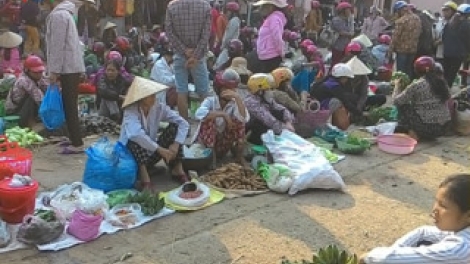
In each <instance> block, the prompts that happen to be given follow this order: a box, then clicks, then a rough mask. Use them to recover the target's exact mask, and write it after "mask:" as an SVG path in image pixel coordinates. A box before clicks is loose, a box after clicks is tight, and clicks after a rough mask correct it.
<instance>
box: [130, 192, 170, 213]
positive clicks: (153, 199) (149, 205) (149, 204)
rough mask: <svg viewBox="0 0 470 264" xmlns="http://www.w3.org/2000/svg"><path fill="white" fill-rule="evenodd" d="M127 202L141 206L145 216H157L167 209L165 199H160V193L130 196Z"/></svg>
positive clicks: (143, 193)
mask: <svg viewBox="0 0 470 264" xmlns="http://www.w3.org/2000/svg"><path fill="white" fill-rule="evenodd" d="M127 202H128V203H136V204H139V205H140V207H141V209H142V213H143V214H144V215H145V216H151V215H156V214H158V212H160V210H162V209H163V207H165V199H164V198H160V195H159V194H158V193H151V192H149V191H144V192H142V193H136V194H134V195H129V199H128V201H127Z"/></svg>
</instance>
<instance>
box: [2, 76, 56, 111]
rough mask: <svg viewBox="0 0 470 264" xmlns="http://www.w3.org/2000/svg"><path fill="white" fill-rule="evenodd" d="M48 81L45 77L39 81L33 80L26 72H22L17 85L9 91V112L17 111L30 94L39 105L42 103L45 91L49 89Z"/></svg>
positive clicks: (6, 105) (7, 105)
mask: <svg viewBox="0 0 470 264" xmlns="http://www.w3.org/2000/svg"><path fill="white" fill-rule="evenodd" d="M47 85H48V82H47V80H46V79H45V78H42V79H40V80H39V81H38V82H35V81H33V80H32V79H31V78H29V77H28V75H26V74H25V73H22V74H21V75H20V77H19V78H18V80H16V82H15V85H14V86H13V88H11V90H10V92H9V93H8V96H7V100H6V103H5V109H6V110H7V112H9V113H10V112H15V111H17V110H18V108H19V107H21V104H22V103H23V101H24V99H26V98H27V97H28V96H29V97H31V98H32V99H33V100H34V101H35V102H36V103H37V105H38V106H39V105H41V102H42V99H43V97H44V93H45V92H46V90H47Z"/></svg>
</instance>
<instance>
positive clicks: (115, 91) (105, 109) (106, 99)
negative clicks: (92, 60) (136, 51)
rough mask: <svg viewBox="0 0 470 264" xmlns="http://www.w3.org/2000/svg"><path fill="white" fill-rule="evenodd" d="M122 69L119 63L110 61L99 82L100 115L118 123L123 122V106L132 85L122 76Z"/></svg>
mask: <svg viewBox="0 0 470 264" xmlns="http://www.w3.org/2000/svg"><path fill="white" fill-rule="evenodd" d="M120 68H121V65H120V64H119V62H118V61H116V60H109V61H108V62H106V64H105V70H106V71H105V74H104V75H103V76H101V77H100V79H99V81H98V95H99V97H100V99H101V100H100V106H99V115H100V116H105V117H108V118H110V119H111V120H114V121H116V122H120V121H121V116H122V115H121V114H122V110H121V105H122V102H123V101H124V98H125V94H126V93H127V89H128V88H129V85H130V83H129V82H128V81H127V80H126V79H124V77H123V76H122V75H121V73H120Z"/></svg>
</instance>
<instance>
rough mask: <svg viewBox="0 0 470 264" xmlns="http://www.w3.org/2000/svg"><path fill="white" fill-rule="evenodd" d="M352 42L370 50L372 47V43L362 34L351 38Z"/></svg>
mask: <svg viewBox="0 0 470 264" xmlns="http://www.w3.org/2000/svg"><path fill="white" fill-rule="evenodd" d="M352 41H357V42H360V43H361V44H362V45H364V46H366V48H370V47H372V46H373V45H374V43H372V41H370V39H369V38H368V37H367V36H366V35H364V34H361V35H359V36H357V37H355V38H353V39H352Z"/></svg>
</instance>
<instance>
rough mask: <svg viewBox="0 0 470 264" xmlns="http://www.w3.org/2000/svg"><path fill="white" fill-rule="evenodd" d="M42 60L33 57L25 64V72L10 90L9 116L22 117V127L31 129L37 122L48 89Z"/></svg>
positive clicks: (7, 107) (7, 101)
mask: <svg viewBox="0 0 470 264" xmlns="http://www.w3.org/2000/svg"><path fill="white" fill-rule="evenodd" d="M44 70H45V66H44V62H43V61H42V60H41V58H39V57H37V56H34V55H31V56H29V57H28V58H26V60H25V62H24V72H23V73H22V74H21V75H20V77H19V78H18V80H17V81H16V83H15V85H14V86H13V88H12V89H11V90H10V92H9V93H8V96H7V100H6V103H5V110H6V112H7V114H8V115H17V116H19V117H20V121H19V125H20V126H21V127H29V128H31V127H32V126H33V125H34V124H35V123H36V120H37V116H38V110H39V106H40V105H41V102H42V99H43V97H44V92H45V91H46V89H47V81H46V79H45V78H44V76H43V73H44Z"/></svg>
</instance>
